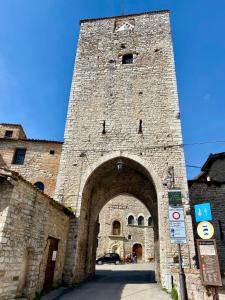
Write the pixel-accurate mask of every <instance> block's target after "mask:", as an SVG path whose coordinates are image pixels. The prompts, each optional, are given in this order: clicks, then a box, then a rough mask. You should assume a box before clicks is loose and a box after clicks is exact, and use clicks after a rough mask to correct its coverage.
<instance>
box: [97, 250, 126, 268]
mask: <svg viewBox="0 0 225 300" xmlns="http://www.w3.org/2000/svg"><path fill="white" fill-rule="evenodd" d="M121 263H122V260H121V258H120V256H119V254H117V253H106V254H105V255H104V256H102V257H99V258H98V259H96V264H97V265H102V264H115V265H119V264H121Z"/></svg>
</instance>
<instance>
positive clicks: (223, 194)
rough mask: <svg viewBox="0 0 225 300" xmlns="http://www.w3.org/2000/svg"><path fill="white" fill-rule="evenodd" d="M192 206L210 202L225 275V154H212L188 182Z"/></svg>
mask: <svg viewBox="0 0 225 300" xmlns="http://www.w3.org/2000/svg"><path fill="white" fill-rule="evenodd" d="M188 184H189V193H190V201H191V206H192V207H194V205H195V204H201V203H205V202H209V203H210V205H211V210H212V216H213V219H212V222H211V223H212V224H213V226H214V229H215V239H216V241H217V246H218V255H219V261H220V268H221V272H222V273H223V274H224V275H225V256H224V253H225V152H222V153H216V154H210V155H209V157H208V159H207V161H206V162H205V164H204V165H203V167H202V169H201V173H200V174H199V176H197V177H196V178H195V179H193V180H189V181H188ZM192 215H193V217H192V220H193V227H194V232H195V233H196V238H198V236H197V230H196V226H197V224H196V222H195V217H194V210H192Z"/></svg>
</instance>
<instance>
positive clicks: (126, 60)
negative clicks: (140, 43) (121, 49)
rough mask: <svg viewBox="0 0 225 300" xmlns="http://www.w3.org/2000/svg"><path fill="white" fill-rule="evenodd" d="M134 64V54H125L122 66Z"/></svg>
mask: <svg viewBox="0 0 225 300" xmlns="http://www.w3.org/2000/svg"><path fill="white" fill-rule="evenodd" d="M132 63H133V54H125V55H123V58H122V64H123V65H128V64H132Z"/></svg>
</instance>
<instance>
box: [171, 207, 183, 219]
mask: <svg viewBox="0 0 225 300" xmlns="http://www.w3.org/2000/svg"><path fill="white" fill-rule="evenodd" d="M169 220H170V221H184V209H183V207H173V206H172V207H171V206H169Z"/></svg>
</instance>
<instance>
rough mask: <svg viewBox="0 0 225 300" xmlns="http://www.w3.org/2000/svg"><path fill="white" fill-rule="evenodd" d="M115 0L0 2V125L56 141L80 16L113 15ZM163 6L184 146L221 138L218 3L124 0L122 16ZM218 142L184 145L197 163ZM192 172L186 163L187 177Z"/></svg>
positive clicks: (221, 18)
mask: <svg viewBox="0 0 225 300" xmlns="http://www.w3.org/2000/svg"><path fill="white" fill-rule="evenodd" d="M120 8H121V1H119V0H104V1H103V0H82V1H81V0H38V1H37V0H0V122H8V123H21V124H22V125H23V126H24V128H25V131H26V132H27V135H28V137H30V138H44V139H51V140H54V139H55V140H63V133H64V126H65V118H66V110H67V104H68V97H69V91H70V84H71V78H72V71H73V64H74V57H75V50H76V43H77V38H78V32H79V20H80V19H82V18H95V17H104V16H113V15H118V14H120V12H121V9H120ZM160 9H170V10H171V23H172V31H173V40H174V49H175V61H176V71H177V80H178V90H179V98H180V108H181V117H182V128H183V135H184V142H185V143H192V142H195V141H211V140H225V121H224V119H225V83H224V81H225V1H224V0H215V1H213V2H212V1H205V0H204V1H203V0H189V1H187V0H173V1H172V0H167V1H166V0H157V1H156V0H151V1H150V0H149V1H147V0H142V1H140V0H130V1H128V0H125V13H129V14H130V13H137V12H144V11H150V10H160ZM222 151H225V143H221V144H219V143H218V144H205V145H200V146H186V147H185V156H186V161H187V164H191V165H197V166H201V165H202V164H203V162H204V161H205V160H206V158H207V157H208V155H209V153H215V152H222ZM198 172H199V170H198V169H194V168H188V176H189V178H192V177H193V176H194V175H196V174H197V173H198Z"/></svg>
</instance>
